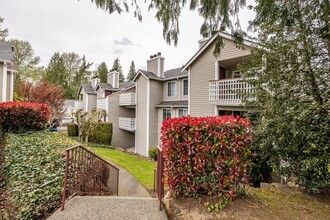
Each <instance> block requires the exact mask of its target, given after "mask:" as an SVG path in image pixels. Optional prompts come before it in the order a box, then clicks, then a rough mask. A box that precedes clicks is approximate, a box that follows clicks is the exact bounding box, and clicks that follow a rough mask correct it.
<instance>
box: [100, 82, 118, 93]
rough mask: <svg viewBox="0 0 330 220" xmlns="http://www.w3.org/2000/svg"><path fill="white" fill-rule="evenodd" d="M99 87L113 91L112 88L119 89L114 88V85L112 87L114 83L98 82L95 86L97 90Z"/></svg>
mask: <svg viewBox="0 0 330 220" xmlns="http://www.w3.org/2000/svg"><path fill="white" fill-rule="evenodd" d="M98 87H100V88H101V89H103V90H107V91H109V90H110V91H112V90H117V89H114V88H113V87H112V85H111V84H109V83H100V82H99V83H97V85H96V87H95V90H97V88H98Z"/></svg>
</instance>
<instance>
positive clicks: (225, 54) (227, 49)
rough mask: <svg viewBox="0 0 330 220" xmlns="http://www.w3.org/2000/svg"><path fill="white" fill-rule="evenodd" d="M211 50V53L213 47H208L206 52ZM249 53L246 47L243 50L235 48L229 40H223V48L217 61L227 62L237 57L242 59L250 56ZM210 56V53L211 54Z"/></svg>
mask: <svg viewBox="0 0 330 220" xmlns="http://www.w3.org/2000/svg"><path fill="white" fill-rule="evenodd" d="M210 48H212V52H213V49H214V45H213V46H211V47H209V48H208V50H209V49H210ZM250 54H251V52H250V50H249V47H248V46H245V50H243V49H240V48H237V47H236V45H235V43H234V42H233V41H231V40H228V39H224V48H222V49H221V53H220V57H219V60H220V61H221V60H229V59H233V58H237V57H244V56H248V55H250ZM211 55H212V53H211Z"/></svg>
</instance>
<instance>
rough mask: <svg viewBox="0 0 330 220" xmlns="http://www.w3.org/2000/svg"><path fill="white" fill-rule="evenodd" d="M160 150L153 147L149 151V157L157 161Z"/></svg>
mask: <svg viewBox="0 0 330 220" xmlns="http://www.w3.org/2000/svg"><path fill="white" fill-rule="evenodd" d="M157 154H158V150H157V147H152V148H150V149H149V157H150V158H152V159H154V160H156V161H157Z"/></svg>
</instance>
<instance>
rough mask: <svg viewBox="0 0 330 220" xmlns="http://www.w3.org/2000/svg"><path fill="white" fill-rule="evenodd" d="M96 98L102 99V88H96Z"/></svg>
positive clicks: (103, 96) (103, 95)
mask: <svg viewBox="0 0 330 220" xmlns="http://www.w3.org/2000/svg"><path fill="white" fill-rule="evenodd" d="M97 98H98V99H103V98H105V94H104V90H103V89H101V88H98V90H97Z"/></svg>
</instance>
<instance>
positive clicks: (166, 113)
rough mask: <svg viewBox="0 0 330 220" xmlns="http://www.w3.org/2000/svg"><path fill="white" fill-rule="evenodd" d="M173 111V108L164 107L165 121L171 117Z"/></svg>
mask: <svg viewBox="0 0 330 220" xmlns="http://www.w3.org/2000/svg"><path fill="white" fill-rule="evenodd" d="M171 116H172V112H171V109H166V108H165V109H163V121H165V120H166V119H167V118H171Z"/></svg>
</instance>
